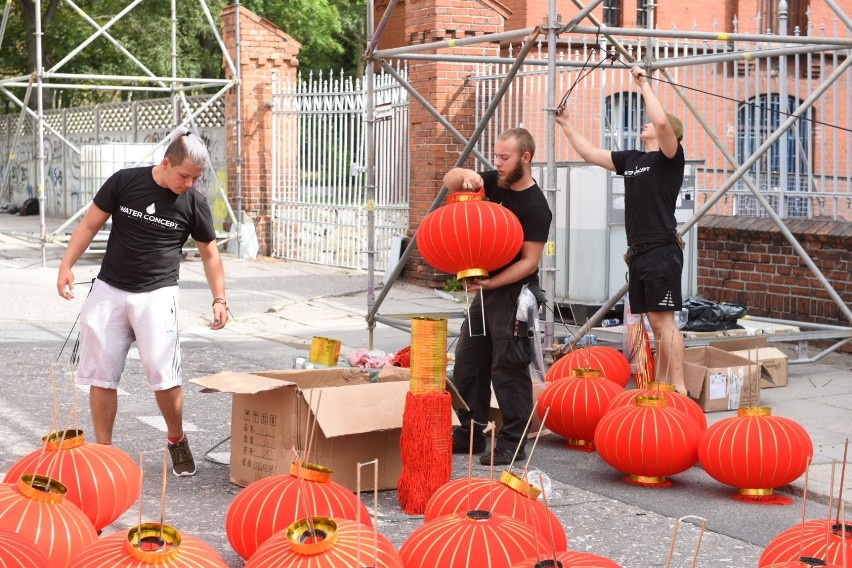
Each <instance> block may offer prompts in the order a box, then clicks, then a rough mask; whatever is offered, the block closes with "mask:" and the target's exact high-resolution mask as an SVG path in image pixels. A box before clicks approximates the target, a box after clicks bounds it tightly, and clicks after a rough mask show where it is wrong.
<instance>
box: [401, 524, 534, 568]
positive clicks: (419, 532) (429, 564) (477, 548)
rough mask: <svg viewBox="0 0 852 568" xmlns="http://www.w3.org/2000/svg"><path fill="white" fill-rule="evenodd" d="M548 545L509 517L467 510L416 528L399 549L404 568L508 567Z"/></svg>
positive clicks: (527, 527)
mask: <svg viewBox="0 0 852 568" xmlns="http://www.w3.org/2000/svg"><path fill="white" fill-rule="evenodd" d="M549 549H550V547H549V545H548V543H547V541H546V540H544V539H543V538H542V537H541V536H540V535H539V534H537V533H534V532H533V530H532V527H530V526H529V525H528V524H526V523H522V522H521V521H518V520H516V519H513V518H512V517H508V516H506V515H501V514H499V513H489V512H487V511H468V512H466V513H452V514H450V515H444V516H442V517H438V518H437V519H434V520H432V521H429V522H428V523H425V524H424V525H423V526H421V527H419V528H417V529H416V530H415V531H414V532H413V533H411V536H409V537H408V540H406V541H405V543H404V544H403V545H402V547H401V548H400V549H399V555H400V556H402V561H403V565H404V566H405V568H470V567H472V566H476V567H477V568H508V567H510V566H511V565H512V564H514V563H516V562H520V561H522V560H524V559H525V558H530V557H532V556H535V555H536V552H538V553H539V554H543V553H544V551H546V550H549Z"/></svg>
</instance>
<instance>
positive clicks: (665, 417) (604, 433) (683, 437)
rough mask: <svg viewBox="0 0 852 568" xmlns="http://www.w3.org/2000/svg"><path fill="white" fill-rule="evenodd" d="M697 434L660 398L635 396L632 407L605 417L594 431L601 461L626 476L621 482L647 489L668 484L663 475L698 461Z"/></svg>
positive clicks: (683, 415) (691, 423)
mask: <svg viewBox="0 0 852 568" xmlns="http://www.w3.org/2000/svg"><path fill="white" fill-rule="evenodd" d="M700 438H701V431H700V430H699V429H698V425H697V424H696V423H695V421H694V420H693V419H692V418H690V417H689V416H687V415H686V413H684V412H683V411H681V410H677V409H676V408H672V407H670V406H666V401H665V399H663V398H660V397H638V398H637V400H636V404H635V405H629V406H622V407H620V408H616V409H614V410H612V411H610V412H608V413H607V414H606V416H604V417H603V418H602V419H601V421H600V424H598V429H597V430H596V431H595V446H597V449H598V454H599V455H600V456H601V458H602V459H603V460H604V461H605V462H606V463H608V464H609V465H611V466H612V467H614V468H615V469H617V470H619V471H623V472H625V473H627V474H628V477H626V478H625V481H628V482H630V483H635V484H637V485H645V486H649V487H661V486H668V485H671V481H669V480H668V479H667V476H670V475H674V474H676V473H680V472H682V471H684V470H686V469H689V468H690V467H692V466H693V465H695V462H697V461H698V440H699V439H700Z"/></svg>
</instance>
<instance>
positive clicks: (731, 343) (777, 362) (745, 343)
mask: <svg viewBox="0 0 852 568" xmlns="http://www.w3.org/2000/svg"><path fill="white" fill-rule="evenodd" d="M710 346H711V347H716V348H718V349H722V350H723V351H728V352H730V353H733V354H734V355H739V356H740V357H745V358H746V359H749V360H750V361H752V362H753V363H754V364H758V363H759V364H760V367H761V369H760V388H762V389H766V388H772V387H785V386H787V380H788V378H787V373H788V370H787V366H788V363H787V354H786V353H784V352H783V351H781V350H780V349H778V348H776V347H767V346H766V336H765V335H764V336H754V337H747V338H742V339H727V340H724V341H711V342H710Z"/></svg>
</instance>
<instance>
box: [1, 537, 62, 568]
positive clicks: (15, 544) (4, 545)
mask: <svg viewBox="0 0 852 568" xmlns="http://www.w3.org/2000/svg"><path fill="white" fill-rule="evenodd" d="M0 566H2V568H51V564H50V559H48V557H47V554H46V553H44V552H42V551H41V549H40V548H38V547H37V546H36V545H35V544H33V543H32V542H30V541H29V540H27V539H25V538H24V537H22V536H21V535H19V534H15V533H13V532H9V531H5V530H3V531H0Z"/></svg>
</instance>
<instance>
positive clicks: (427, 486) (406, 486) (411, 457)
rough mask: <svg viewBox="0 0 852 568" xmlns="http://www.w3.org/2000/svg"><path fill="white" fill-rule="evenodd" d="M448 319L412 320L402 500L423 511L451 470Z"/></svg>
mask: <svg viewBox="0 0 852 568" xmlns="http://www.w3.org/2000/svg"><path fill="white" fill-rule="evenodd" d="M446 369H447V320H445V319H432V318H413V319H412V320H411V390H410V391H409V392H408V393H407V394H406V396H405V410H404V411H403V414H402V434H401V435H400V438H399V451H400V458H401V461H402V474H401V475H400V476H399V482H398V484H397V494H398V496H399V504H400V505H401V506H402V509H403V510H404V511H405V512H406V513H408V514H409V515H420V514H423V511H425V510H426V504H427V503H428V502H429V498H430V497H431V496H432V494H433V493H434V492H435V491H437V490H438V488H439V487H441V486H442V485H443V484H445V483H446V482H448V481H449V480H450V477H451V476H452V473H453V447H452V436H453V407H452V400H451V398H450V394H449V393H447V392H446V382H447V374H446V373H447V371H446Z"/></svg>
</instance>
